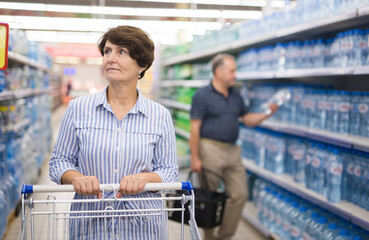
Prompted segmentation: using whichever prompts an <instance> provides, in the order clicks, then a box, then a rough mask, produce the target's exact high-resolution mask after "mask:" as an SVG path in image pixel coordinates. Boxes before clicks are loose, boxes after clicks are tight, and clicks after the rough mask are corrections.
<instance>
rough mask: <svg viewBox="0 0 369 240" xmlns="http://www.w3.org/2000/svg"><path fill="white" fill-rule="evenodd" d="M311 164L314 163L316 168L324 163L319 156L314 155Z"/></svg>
mask: <svg viewBox="0 0 369 240" xmlns="http://www.w3.org/2000/svg"><path fill="white" fill-rule="evenodd" d="M311 164H312V165H313V166H314V167H315V168H318V167H320V165H322V164H321V161H320V159H319V158H317V157H314V158H313V159H312V162H311Z"/></svg>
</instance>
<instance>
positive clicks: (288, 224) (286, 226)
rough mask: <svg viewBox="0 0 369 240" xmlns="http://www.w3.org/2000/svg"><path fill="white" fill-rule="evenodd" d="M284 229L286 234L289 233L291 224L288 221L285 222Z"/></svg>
mask: <svg viewBox="0 0 369 240" xmlns="http://www.w3.org/2000/svg"><path fill="white" fill-rule="evenodd" d="M283 229H284V230H285V231H286V232H288V231H289V230H290V223H289V222H288V221H287V220H285V221H284V222H283Z"/></svg>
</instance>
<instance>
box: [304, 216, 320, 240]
mask: <svg viewBox="0 0 369 240" xmlns="http://www.w3.org/2000/svg"><path fill="white" fill-rule="evenodd" d="M318 219H319V215H318V214H317V213H315V212H313V213H312V214H311V216H310V219H308V220H307V222H306V225H305V228H304V231H303V232H302V239H303V240H310V239H314V237H313V234H314V230H315V228H316V225H317V224H318Z"/></svg>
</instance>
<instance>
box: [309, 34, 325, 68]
mask: <svg viewBox="0 0 369 240" xmlns="http://www.w3.org/2000/svg"><path fill="white" fill-rule="evenodd" d="M326 55H327V51H326V46H325V44H324V41H323V39H321V38H319V39H318V40H316V41H315V42H314V45H313V48H312V57H311V67H312V68H323V67H325V60H326V59H325V58H326Z"/></svg>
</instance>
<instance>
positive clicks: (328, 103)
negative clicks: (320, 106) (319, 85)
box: [325, 102, 333, 111]
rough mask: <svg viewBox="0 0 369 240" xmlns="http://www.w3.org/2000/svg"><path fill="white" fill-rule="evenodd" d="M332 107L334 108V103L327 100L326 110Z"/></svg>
mask: <svg viewBox="0 0 369 240" xmlns="http://www.w3.org/2000/svg"><path fill="white" fill-rule="evenodd" d="M332 108H333V104H332V103H330V102H326V103H325V109H326V110H328V111H330V110H331V109H332Z"/></svg>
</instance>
